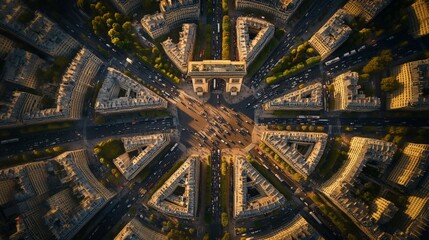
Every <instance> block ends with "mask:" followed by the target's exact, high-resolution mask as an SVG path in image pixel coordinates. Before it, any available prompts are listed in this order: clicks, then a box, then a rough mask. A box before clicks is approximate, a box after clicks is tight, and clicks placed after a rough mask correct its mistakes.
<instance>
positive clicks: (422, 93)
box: [387, 58, 429, 109]
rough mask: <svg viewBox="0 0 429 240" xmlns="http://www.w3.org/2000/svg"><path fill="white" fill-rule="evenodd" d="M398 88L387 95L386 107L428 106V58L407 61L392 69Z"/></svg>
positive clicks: (416, 107)
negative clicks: (398, 84)
mask: <svg viewBox="0 0 429 240" xmlns="http://www.w3.org/2000/svg"><path fill="white" fill-rule="evenodd" d="M392 76H394V77H395V79H397V80H398V81H399V83H400V87H399V89H397V90H395V91H394V92H392V93H391V94H389V95H388V96H387V108H388V109H400V108H408V109H428V108H429V95H428V89H429V58H427V59H424V60H417V61H412V62H407V63H404V64H402V65H399V66H396V67H394V68H393V69H392Z"/></svg>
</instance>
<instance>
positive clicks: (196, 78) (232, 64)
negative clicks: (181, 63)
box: [188, 60, 247, 96]
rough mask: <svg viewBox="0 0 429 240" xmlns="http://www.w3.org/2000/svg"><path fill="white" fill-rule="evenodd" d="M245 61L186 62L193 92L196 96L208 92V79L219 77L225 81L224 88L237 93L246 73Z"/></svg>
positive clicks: (233, 93)
mask: <svg viewBox="0 0 429 240" xmlns="http://www.w3.org/2000/svg"><path fill="white" fill-rule="evenodd" d="M246 73H247V72H246V63H245V62H241V61H231V60H203V61H191V62H188V76H189V77H191V78H192V85H193V87H194V92H195V93H197V95H198V96H202V95H203V94H204V93H208V92H209V80H210V79H213V78H221V79H224V80H225V82H226V86H225V90H226V92H229V93H231V95H233V96H235V95H237V94H238V93H239V92H240V90H241V84H242V82H243V78H244V76H245V75H246Z"/></svg>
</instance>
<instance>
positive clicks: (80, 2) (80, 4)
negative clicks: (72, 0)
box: [76, 0, 85, 8]
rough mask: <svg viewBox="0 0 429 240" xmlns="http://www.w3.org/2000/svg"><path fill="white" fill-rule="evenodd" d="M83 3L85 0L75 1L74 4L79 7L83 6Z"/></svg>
mask: <svg viewBox="0 0 429 240" xmlns="http://www.w3.org/2000/svg"><path fill="white" fill-rule="evenodd" d="M84 4H85V0H77V1H76V6H78V7H79V8H83V6H84Z"/></svg>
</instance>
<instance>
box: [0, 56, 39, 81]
mask: <svg viewBox="0 0 429 240" xmlns="http://www.w3.org/2000/svg"><path fill="white" fill-rule="evenodd" d="M44 63H45V61H44V60H42V59H41V58H39V57H38V56H37V55H36V54H33V53H30V52H27V51H25V50H24V49H19V48H17V49H15V50H13V51H12V52H11V53H10V54H9V55H8V56H7V57H6V59H5V65H4V68H3V69H4V70H3V72H2V74H1V76H2V77H1V78H2V79H3V80H4V81H7V82H11V83H15V84H18V85H22V86H24V87H28V88H36V86H37V73H38V71H39V69H40V68H41V67H42V66H43V64H44Z"/></svg>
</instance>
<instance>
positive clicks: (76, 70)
mask: <svg viewBox="0 0 429 240" xmlns="http://www.w3.org/2000/svg"><path fill="white" fill-rule="evenodd" d="M101 64H102V61H101V60H100V59H99V58H97V57H96V56H95V55H94V54H93V53H91V52H90V51H89V50H87V49H85V48H82V49H81V50H80V51H79V52H78V53H77V54H76V56H75V57H74V58H73V60H72V62H71V63H70V65H69V66H68V68H67V69H66V71H65V73H64V75H63V76H62V79H61V84H60V87H59V89H58V93H57V96H56V99H55V105H56V106H55V107H53V108H46V109H39V110H38V111H32V112H27V113H25V114H24V115H23V121H24V122H25V123H28V124H35V123H41V122H44V123H47V122H55V121H64V120H78V119H80V118H81V115H82V110H83V101H84V99H85V94H86V90H87V88H88V87H89V86H90V83H91V81H92V79H93V78H94V77H95V75H96V74H97V72H98V70H99V69H100V67H101Z"/></svg>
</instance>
